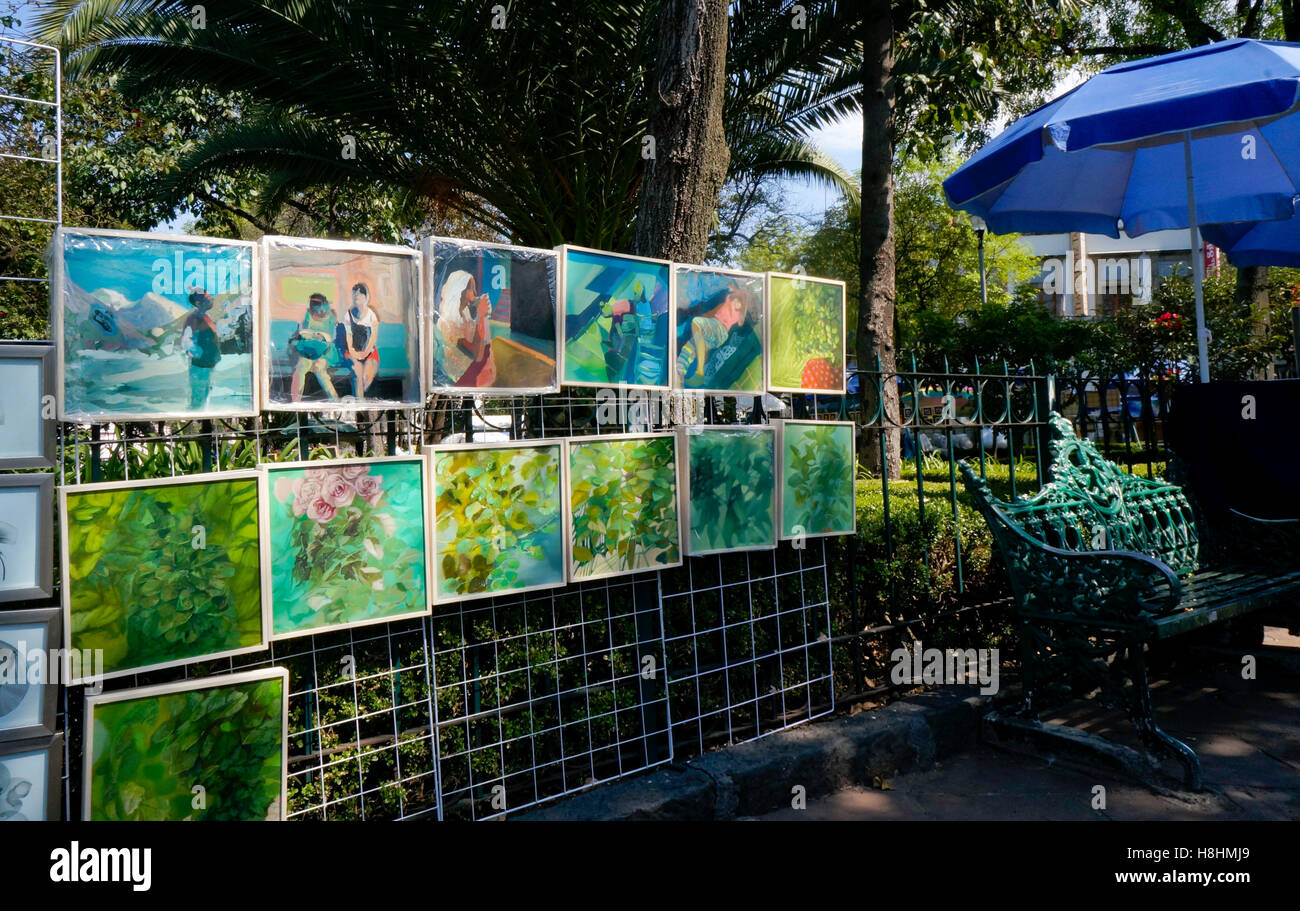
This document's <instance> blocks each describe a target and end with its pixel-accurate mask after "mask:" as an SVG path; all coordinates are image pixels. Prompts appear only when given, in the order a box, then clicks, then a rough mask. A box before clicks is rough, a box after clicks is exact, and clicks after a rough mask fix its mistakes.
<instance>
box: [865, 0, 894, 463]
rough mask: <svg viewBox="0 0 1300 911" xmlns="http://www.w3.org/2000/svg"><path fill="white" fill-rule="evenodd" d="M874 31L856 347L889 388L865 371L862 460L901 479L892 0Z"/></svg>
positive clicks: (868, 71)
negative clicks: (871, 421) (871, 422)
mask: <svg viewBox="0 0 1300 911" xmlns="http://www.w3.org/2000/svg"><path fill="white" fill-rule="evenodd" d="M866 32H867V34H866V62H865V66H864V71H863V78H862V250H861V253H860V259H859V263H858V268H859V270H860V272H861V276H862V282H861V284H862V290H861V296H860V298H859V300H858V333H857V346H856V351H857V358H858V369H859V370H867V371H870V370H874V368H875V366H876V362H877V359H878V360H879V365H880V376H881V388H879V389H878V388H877V385H876V383H875V374H874V373H864V374H862V375H861V376H860V380H859V381H860V383H861V385H860V390H861V396H862V405H863V416H864V419H866V418H867V417H868V416H870V415H871V414H873V413H874V412H875V411H876V409H877V408H879V409H880V414H881V420H880V427H881V429H879V430H871V431H865V432H863V434H862V438H861V441H860V443H859V446H858V461H859V462H860V463H861V464H862V465H863V467H865V468H866V469H867V470H868V471H870V472H872V473H878V472H879V471H880V470H881V467H882V462H883V464H884V467H885V471H886V473H887V474H888V476H889V478H890V479H897V478H898V477H900V476H901V468H902V465H901V462H900V458H899V431H898V412H899V408H898V383H897V381H896V379H895V370H896V367H895V351H894V299H895V296H894V78H893V71H894V28H893V20H892V19H891V16H890V3H889V2H888V0H876V2H875V3H873V4H872V12H871V14H870V16H869V17H868V20H867V30H866ZM882 392H883V395H882V394H881V393H882ZM880 399H883V401H879V400H880ZM881 447H884V457H883V459H882V455H881Z"/></svg>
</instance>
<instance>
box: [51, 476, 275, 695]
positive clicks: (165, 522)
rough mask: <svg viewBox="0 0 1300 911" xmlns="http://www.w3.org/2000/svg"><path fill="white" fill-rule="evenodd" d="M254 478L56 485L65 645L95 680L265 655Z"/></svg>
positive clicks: (77, 681) (238, 477)
mask: <svg viewBox="0 0 1300 911" xmlns="http://www.w3.org/2000/svg"><path fill="white" fill-rule="evenodd" d="M259 477H260V475H259V473H258V472H257V471H256V470H247V471H222V472H215V473H210V474H196V475H184V476H181V477H175V478H150V479H144V480H137V481H105V482H102V483H98V484H78V485H73V486H68V487H63V488H60V490H59V518H60V523H59V524H60V537H61V543H62V554H63V561H62V573H63V592H62V594H63V611H64V615H63V630H64V634H63V635H64V644H65V646H66V647H67V648H68V649H70V650H71V649H76V650H77V651H78V652H81V653H83V654H84V653H85V652H84V651H83V650H86V649H89V650H90V654H97V655H99V656H101V658H102V665H101V666H99V667H96V668H95V672H96V676H98V677H100V678H101V679H104V680H111V679H113V678H115V677H121V676H124V675H127V674H136V673H141V672H143V671H151V670H160V669H162V668H167V667H178V666H180V665H184V664H190V663H193V662H195V661H204V660H209V659H212V658H224V657H229V656H233V655H244V654H249V653H252V652H257V651H261V650H263V649H265V648H266V643H267V637H266V629H265V626H264V624H263V622H262V567H261V546H260V540H259V539H260V534H259V524H258V500H259V485H258V481H259ZM83 665H84V662H83ZM86 671H87V668H85V667H84V666H83V668H82V672H83V673H82V676H81V677H79V678H77V679H73V680H69V681H68V682H69V683H72V684H75V683H82V682H85V679H86V678H88V677H89V674H87V673H86Z"/></svg>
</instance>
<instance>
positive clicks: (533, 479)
mask: <svg viewBox="0 0 1300 911" xmlns="http://www.w3.org/2000/svg"><path fill="white" fill-rule="evenodd" d="M430 458H431V459H432V462H433V527H434V532H433V562H434V574H435V578H436V580H437V581H436V583H435V586H434V601H435V602H438V603H444V602H448V601H465V600H470V599H473V598H487V597H491V596H493V595H502V594H512V593H517V592H526V591H533V590H536V589H540V588H554V587H556V586H560V585H564V583H565V581H566V579H567V576H566V572H567V569H566V567H567V562H566V551H565V532H564V528H565V520H564V510H563V502H564V492H565V485H564V465H565V460H564V441H563V440H551V441H548V440H527V441H520V442H513V443H470V444H464V445H456V446H452V445H448V446H435V447H433V450H432V452H431V454H430Z"/></svg>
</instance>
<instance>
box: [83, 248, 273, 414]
mask: <svg viewBox="0 0 1300 911" xmlns="http://www.w3.org/2000/svg"><path fill="white" fill-rule="evenodd" d="M62 256H63V271H64V287H63V295H62V299H61V300H60V302H59V305H60V306H61V307H62V320H63V356H64V387H63V388H64V408H65V410H66V411H67V412H68V413H69V414H88V415H95V414H139V415H151V414H159V415H162V414H193V415H205V414H211V415H219V414H232V413H239V412H248V411H250V410H252V408H253V354H252V347H253V297H252V269H253V252H252V249H251V248H249V247H242V246H230V245H225V244H204V243H185V242H178V241H169V240H149V239H145V238H133V237H101V236H94V235H78V234H75V233H74V234H68V235H66V236H65V237H64V241H63V248H62ZM195 287H202V288H203V289H204V290H206V291H207V292H208V293H209V294H210V295H211V297H212V299H213V305H212V308H211V309H210V310H209V311H208V314H207V316H208V318H209V320H210V321H211V323H212V327H213V329H214V331H215V333H216V343H215V344H216V347H217V349H218V350H219V352H220V359H219V360H217V362H216V365H215V367H213V368H212V369H211V373H210V375H207V376H204V377H203V380H204V381H205V382H206V383H207V385H206V387H204V386H202V385H200V386H199V389H200V391H202V390H203V389H205V388H206V394H196V393H195V391H194V387H193V386H192V384H191V380H192V377H191V370H190V358H189V357H188V356H187V354H186V353H185V352H184V351H183V350H182V347H183V346H182V340H183V336H184V330H185V326H186V322H187V321H188V319H189V317H190V315H191V314H192V313H194V308H193V306H191V304H190V302H189V294H190V291H191V290H193V289H194V288H195Z"/></svg>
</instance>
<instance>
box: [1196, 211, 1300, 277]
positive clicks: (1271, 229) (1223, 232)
mask: <svg viewBox="0 0 1300 911" xmlns="http://www.w3.org/2000/svg"><path fill="white" fill-rule="evenodd" d="M1201 233H1202V234H1204V235H1205V239H1206V240H1207V241H1209V242H1210V243H1212V244H1214V245H1215V246H1216V247H1218V248H1219V249H1220V250H1222V251H1223V252H1224V253H1226V254H1227V256H1228V259H1229V261H1230V262H1231V263H1232V264H1233V265H1234V266H1300V216H1296V215H1293V216H1291V217H1290V218H1287V219H1283V220H1281V221H1257V222H1239V223H1236V224H1229V225H1205V226H1204V228H1203V229H1202V231H1201Z"/></svg>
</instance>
